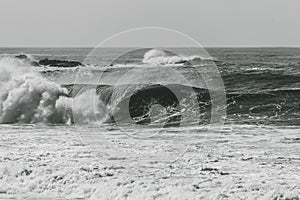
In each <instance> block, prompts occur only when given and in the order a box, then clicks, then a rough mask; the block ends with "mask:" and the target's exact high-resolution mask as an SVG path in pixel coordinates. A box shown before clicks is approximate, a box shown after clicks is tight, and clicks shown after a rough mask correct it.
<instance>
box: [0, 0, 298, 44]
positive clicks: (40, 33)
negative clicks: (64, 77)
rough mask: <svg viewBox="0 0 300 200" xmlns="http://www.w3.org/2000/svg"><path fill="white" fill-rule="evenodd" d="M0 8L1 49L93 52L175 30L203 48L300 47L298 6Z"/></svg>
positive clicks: (54, 2) (13, 1) (54, 4)
mask: <svg viewBox="0 0 300 200" xmlns="http://www.w3.org/2000/svg"><path fill="white" fill-rule="evenodd" d="M0 3H1V6H0V23H1V29H0V30H1V31H0V46H1V47H11V46H18V47H20V46H25V47H34V46H39V47H45V46H73V47H74V46H78V47H80V46H95V45H97V44H98V43H99V42H101V41H103V40H104V39H106V38H107V37H109V36H111V35H112V34H115V33H118V32H120V31H124V30H127V29H131V28H136V27H143V26H156V27H165V28H171V29H175V30H178V31H181V32H184V33H186V34H188V35H190V36H191V37H193V38H194V39H196V40H197V41H198V42H199V43H201V44H202V45H203V46H300V14H299V8H300V1H299V0H248V1H241V0H226V1H224V0H218V1H217V0H185V1H183V0H181V1H179V0H151V1H150V0H147V1H146V0H128V1H125V0H118V1H117V0H109V1H104V0H51V1H50V0H43V1H41V0H26V1H20V0H0ZM158 40H159V38H158ZM131 45H132V44H131Z"/></svg>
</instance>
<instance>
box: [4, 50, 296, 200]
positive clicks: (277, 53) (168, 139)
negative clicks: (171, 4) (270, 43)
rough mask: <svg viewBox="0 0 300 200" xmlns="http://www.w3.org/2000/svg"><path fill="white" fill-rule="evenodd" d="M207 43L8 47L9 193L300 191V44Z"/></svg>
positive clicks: (238, 194)
mask: <svg viewBox="0 0 300 200" xmlns="http://www.w3.org/2000/svg"><path fill="white" fill-rule="evenodd" d="M205 50H206V51H203V50H201V51H199V49H198V48H174V47H172V48H157V49H149V48H147V49H142V48H100V49H96V50H95V49H91V48H0V89H1V91H0V109H1V110H0V137H1V144H0V150H1V157H0V163H1V167H0V172H1V174H0V197H1V198H4V199H6V198H12V199H17V198H19V197H21V198H36V199H49V198H50V199H52V198H53V199H81V198H90V199H126V198H128V199H143V198H146V197H147V198H149V199H155V198H157V199H168V198H170V199H173V198H174V197H178V199H184V198H187V199H199V198H200V199H201V198H205V199H223V198H227V199H228V198H229V199H237V198H242V199H247V198H248V199H254V198H262V199H269V198H272V199H276V198H278V199H280V198H296V196H297V195H298V194H300V187H299V180H300V175H299V173H298V172H299V170H300V153H299V152H300V145H299V144H300V135H299V130H300V129H299V126H300V106H299V98H300V83H299V81H300V68H299V66H300V49H299V48H206V49H205ZM245 195H247V196H246V197H245ZM150 197H151V198H150ZM152 197H153V198H152ZM154 197H155V198H154ZM181 197H182V198H181Z"/></svg>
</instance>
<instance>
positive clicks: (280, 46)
mask: <svg viewBox="0 0 300 200" xmlns="http://www.w3.org/2000/svg"><path fill="white" fill-rule="evenodd" d="M201 47H202V48H300V45H299V46H296V45H295V46H283V45H278V46H276V45H274V46H268V45H265V46H263V45H261V46H260V45H257V46H255V45H245V46H243V45H237V46H230V45H228V46H225V45H224V46H222V45H220V46H201ZM4 48H24V49H26V48H28V49H29V48H82V49H84V48H87V49H91V48H97V46H0V49H4ZM98 48H198V47H196V46H160V47H158V46H157V47H138V46H103V47H98Z"/></svg>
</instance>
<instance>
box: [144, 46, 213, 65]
mask: <svg viewBox="0 0 300 200" xmlns="http://www.w3.org/2000/svg"><path fill="white" fill-rule="evenodd" d="M209 59H211V58H205V59H204V58H201V57H200V56H197V55H193V56H179V55H169V54H168V53H167V52H165V51H163V50H159V49H151V50H149V51H147V52H146V53H145V55H144V58H143V63H145V64H152V65H169V64H184V63H186V62H190V61H202V60H209Z"/></svg>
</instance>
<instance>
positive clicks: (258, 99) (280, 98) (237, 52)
mask: <svg viewBox="0 0 300 200" xmlns="http://www.w3.org/2000/svg"><path fill="white" fill-rule="evenodd" d="M132 50H133V49H117V48H106V49H103V50H102V51H101V52H102V53H101V55H99V54H97V56H95V55H92V56H90V58H92V60H93V61H94V62H95V63H86V64H97V67H98V68H99V69H101V68H102V67H104V66H108V67H109V66H114V65H117V64H124V65H128V64H130V65H135V64H137V65H139V64H141V63H142V59H143V56H144V54H145V52H147V50H141V51H134V53H131V54H130V53H129V54H126V56H121V57H119V56H120V55H121V54H123V53H124V52H130V51H132ZM148 50H149V49H148ZM206 50H207V52H208V53H209V55H210V56H211V57H213V61H211V60H210V61H205V60H203V61H202V64H207V65H209V64H211V62H214V63H215V64H216V66H217V68H218V70H219V72H220V74H221V76H222V79H223V82H224V86H225V89H226V97H227V106H226V108H224V109H226V112H227V118H226V123H237V124H266V125H300V106H299V99H300V83H299V81H300V49H297V48H208V49H206ZM90 51H91V49H89V48H73V49H72V48H33V49H28V48H25V49H7V48H6V49H0V54H11V56H12V55H18V54H21V53H25V54H30V55H32V56H33V57H34V59H35V60H41V59H45V58H48V59H57V60H65V61H67V60H75V61H79V62H84V60H85V58H86V56H87V55H88V54H89V52H90ZM169 51H172V49H169ZM174 51H176V52H178V51H180V52H182V53H183V54H184V55H185V56H193V55H197V49H193V48H177V49H176V48H174ZM118 57H119V58H118ZM116 58H117V59H116ZM185 64H186V63H184V66H183V67H182V68H181V71H182V72H183V73H184V71H185V70H186V69H187V68H186V67H187V66H185ZM199 67H200V66H199ZM122 70H124V69H123V68H122V69H120V68H119V69H116V70H115V69H113V68H112V69H110V70H106V73H108V71H109V73H110V74H115V73H116V74H118V73H123V72H122ZM96 71H97V70H94V71H93V73H96ZM56 73H57V74H59V73H62V72H56ZM64 73H69V72H64ZM50 75H51V74H50V73H44V76H46V77H47V76H49V77H50ZM106 78H107V79H108V82H109V81H111V82H113V80H114V76H109V77H106ZM190 78H191V79H193V78H195V77H190ZM178 85H180V86H179V87H184V84H181V83H178ZM104 86H105V87H106V86H107V87H108V88H109V87H111V84H104V83H103V84H102V85H100V86H98V87H100V89H98V91H102V90H101V88H103V87H104ZM108 90H109V89H106V90H105V95H104V96H103V94H104V93H101V92H100V93H99V92H98V95H99V96H100V97H101V98H102V99H105V98H108V96H109V95H111V94H107V93H109V92H107V91H108ZM159 90H163V87H157V86H155V87H154V89H153V88H151V90H149V86H147V89H146V90H145V89H143V88H142V89H141V90H140V91H141V92H144V93H143V94H144V95H142V96H146V97H147V98H148V99H147V98H146V99H144V100H145V101H146V102H147V101H149V99H151V98H158V99H159V97H158V96H159V93H158V92H157V91H159ZM145 91H148V93H145ZM194 91H196V94H198V98H200V101H204V102H209V101H210V99H209V95H203V94H204V93H205V88H201V87H199V88H198V87H194ZM200 91H201V92H200ZM206 92H207V91H206ZM200 93H201V95H200ZM153 94H156V96H153ZM207 94H208V92H207ZM101 95H102V96H101ZM191 95H192V94H191ZM125 96H126V95H125ZM136 96H138V95H136ZM126 98H127V97H126ZM164 98H165V97H164ZM201 98H202V99H201ZM136 99H137V100H136V101H143V99H142V100H141V99H140V97H139V98H136ZM106 101H107V102H109V100H106ZM118 101H120V100H119V99H118ZM165 101H167V98H166V99H165ZM165 101H164V102H165ZM177 103H178V102H176V100H174V101H171V102H169V104H168V105H167V106H170V105H176V104H177ZM136 104H137V102H133V103H132V105H136ZM208 104H209V103H208ZM191 106H193V105H191ZM148 107H149V105H148ZM175 107H176V106H175ZM136 108H137V107H136V106H133V108H132V109H133V110H135V113H139V112H140V113H141V114H140V115H145V114H146V113H147V109H146V111H144V112H141V110H139V109H136ZM141 109H145V107H143V108H141ZM172 112H173V111H172ZM201 112H205V113H206V112H209V106H206V107H205V109H204V110H201ZM135 115H139V114H135ZM207 116H209V115H207ZM176 119H177V118H176ZM201 120H203V119H202V118H201ZM146 121H147V120H146ZM204 121H205V120H204Z"/></svg>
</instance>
